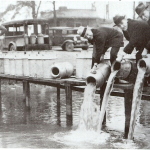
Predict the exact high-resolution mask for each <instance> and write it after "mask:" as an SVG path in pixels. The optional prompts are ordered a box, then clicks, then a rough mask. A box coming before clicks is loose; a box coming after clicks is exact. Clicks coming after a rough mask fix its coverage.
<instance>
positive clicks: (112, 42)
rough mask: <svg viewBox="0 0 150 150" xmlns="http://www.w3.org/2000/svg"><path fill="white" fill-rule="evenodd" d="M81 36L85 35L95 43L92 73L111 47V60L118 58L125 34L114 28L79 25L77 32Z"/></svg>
mask: <svg viewBox="0 0 150 150" xmlns="http://www.w3.org/2000/svg"><path fill="white" fill-rule="evenodd" d="M77 33H78V34H79V35H80V36H81V37H85V38H87V39H88V40H89V42H90V43H91V44H93V47H94V48H93V56H92V67H93V69H92V73H94V72H95V70H96V68H97V64H99V63H100V59H101V57H102V56H103V55H104V54H105V52H106V51H107V49H108V48H110V47H112V48H111V52H110V62H111V64H112V63H113V62H114V60H116V58H117V53H118V51H119V49H120V47H123V34H122V33H121V32H119V31H117V30H115V29H114V28H108V27H100V28H97V29H91V28H89V27H87V28H85V27H79V29H78V32H77Z"/></svg>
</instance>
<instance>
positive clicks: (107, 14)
mask: <svg viewBox="0 0 150 150" xmlns="http://www.w3.org/2000/svg"><path fill="white" fill-rule="evenodd" d="M106 19H109V2H108V4H106Z"/></svg>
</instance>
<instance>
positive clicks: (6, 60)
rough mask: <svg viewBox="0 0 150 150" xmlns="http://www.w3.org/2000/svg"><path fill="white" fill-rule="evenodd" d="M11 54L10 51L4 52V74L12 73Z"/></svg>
mask: <svg viewBox="0 0 150 150" xmlns="http://www.w3.org/2000/svg"><path fill="white" fill-rule="evenodd" d="M9 56H10V54H9V52H8V53H6V54H4V74H6V75H9V74H10V65H9Z"/></svg>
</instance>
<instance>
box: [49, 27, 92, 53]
mask: <svg viewBox="0 0 150 150" xmlns="http://www.w3.org/2000/svg"><path fill="white" fill-rule="evenodd" d="M49 35H50V37H51V40H52V45H53V46H61V47H62V49H63V50H66V51H73V49H74V48H82V49H83V50H87V49H88V47H89V44H88V40H87V39H85V38H83V37H81V36H80V35H78V34H77V28H73V27H51V28H49Z"/></svg>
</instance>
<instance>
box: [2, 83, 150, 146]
mask: <svg viewBox="0 0 150 150" xmlns="http://www.w3.org/2000/svg"><path fill="white" fill-rule="evenodd" d="M30 89H31V92H30V93H31V100H30V106H31V109H30V111H29V110H28V109H27V108H26V105H25V101H24V97H23V89H22V83H18V84H14V85H4V84H3V85H2V92H1V94H2V95H1V97H2V102H1V111H0V114H1V115H0V148H107V149H109V148H128V147H127V146H126V144H125V141H124V140H122V138H123V129H124V100H123V98H119V97H112V96H110V100H109V104H108V108H107V124H106V128H105V129H104V130H105V131H106V132H108V133H110V135H111V137H110V139H109V140H108V141H107V143H106V144H103V145H96V144H88V143H86V144H84V145H80V144H73V143H60V142H59V141H55V140H53V139H52V137H53V136H54V135H55V134H57V135H59V133H62V134H68V133H70V132H72V131H73V130H75V129H76V128H77V126H78V124H79V112H80V107H81V104H82V101H83V93H80V92H73V126H72V127H66V100H65V92H64V90H61V95H60V105H61V109H60V118H57V95H56V94H57V89H56V88H53V87H49V86H43V85H35V84H30ZM94 101H95V102H96V103H97V104H98V105H99V95H96V97H95V99H94ZM149 107H150V102H149V101H142V102H141V107H140V113H139V119H138V120H137V125H136V128H135V135H136V138H135V143H134V144H133V143H132V144H133V145H132V144H131V145H130V147H129V148H135V145H136V148H150V144H149V140H150V117H149V116H148V114H149V113H150V110H149ZM58 120H59V124H58ZM57 124H58V125H57ZM60 136H61V135H60ZM125 146H126V147H125Z"/></svg>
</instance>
